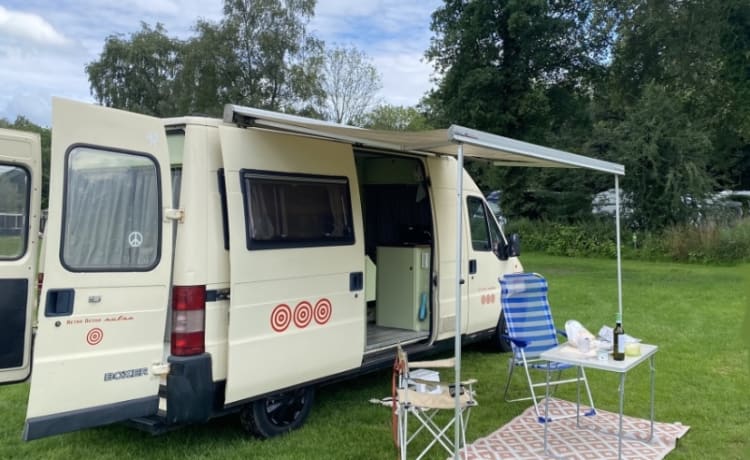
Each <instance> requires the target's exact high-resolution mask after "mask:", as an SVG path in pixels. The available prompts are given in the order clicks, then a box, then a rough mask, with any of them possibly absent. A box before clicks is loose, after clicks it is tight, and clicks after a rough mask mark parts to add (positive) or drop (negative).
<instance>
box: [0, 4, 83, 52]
mask: <svg viewBox="0 0 750 460" xmlns="http://www.w3.org/2000/svg"><path fill="white" fill-rule="evenodd" d="M0 38H9V39H11V40H30V41H31V42H33V43H35V44H37V45H45V46H65V45H67V44H68V43H70V40H69V39H67V38H66V37H65V36H64V35H62V34H61V33H59V32H58V31H57V30H55V28H54V27H52V25H51V24H50V23H49V22H47V21H46V20H44V18H42V17H41V16H38V15H36V14H30V13H24V12H21V11H14V10H9V9H7V8H4V7H2V6H0Z"/></svg>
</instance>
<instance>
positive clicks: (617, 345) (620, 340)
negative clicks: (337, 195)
mask: <svg viewBox="0 0 750 460" xmlns="http://www.w3.org/2000/svg"><path fill="white" fill-rule="evenodd" d="M624 335H625V331H624V330H623V329H622V314H621V313H617V317H616V319H615V329H614V330H613V331H612V357H613V358H614V359H615V361H624V360H625V337H624Z"/></svg>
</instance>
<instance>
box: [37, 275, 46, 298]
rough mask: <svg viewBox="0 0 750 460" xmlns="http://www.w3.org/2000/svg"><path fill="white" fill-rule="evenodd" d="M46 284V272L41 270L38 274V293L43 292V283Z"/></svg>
mask: <svg viewBox="0 0 750 460" xmlns="http://www.w3.org/2000/svg"><path fill="white" fill-rule="evenodd" d="M43 284H44V273H42V272H39V273H37V274H36V292H37V294H38V293H40V292H42V285H43Z"/></svg>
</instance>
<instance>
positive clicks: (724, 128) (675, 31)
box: [605, 0, 750, 188]
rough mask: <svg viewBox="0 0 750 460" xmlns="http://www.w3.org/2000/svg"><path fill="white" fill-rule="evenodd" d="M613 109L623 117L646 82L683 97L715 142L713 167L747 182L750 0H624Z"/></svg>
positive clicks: (722, 177)
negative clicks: (655, 0)
mask: <svg viewBox="0 0 750 460" xmlns="http://www.w3.org/2000/svg"><path fill="white" fill-rule="evenodd" d="M620 5H621V7H622V8H621V9H620V10H619V15H620V16H619V20H618V28H617V41H616V45H615V47H614V48H613V62H612V66H611V80H610V84H609V85H608V87H607V88H605V90H606V91H607V94H608V95H609V98H610V100H609V101H607V104H608V109H607V110H608V111H609V112H610V113H614V114H615V116H617V117H619V118H622V117H623V114H624V113H625V111H627V110H628V109H629V108H632V107H634V106H635V105H637V104H639V103H640V98H641V97H642V95H643V94H644V91H645V89H646V88H647V87H648V85H649V84H658V85H662V86H663V87H664V88H665V89H666V90H667V91H669V92H670V93H671V94H672V96H673V97H674V98H676V99H678V100H680V101H681V102H682V110H683V111H684V113H686V114H688V115H689V117H690V119H691V122H692V125H693V126H694V127H695V126H700V129H701V130H702V131H704V132H707V133H708V135H709V137H710V140H711V142H712V144H713V149H712V152H711V153H710V155H711V160H710V161H708V162H707V165H708V167H709V170H710V172H711V174H712V175H713V176H714V177H715V178H716V179H717V183H718V184H719V185H721V186H722V187H730V188H731V187H740V188H750V161H748V156H750V155H749V154H750V117H748V115H747V113H748V112H747V107H748V105H749V104H750V87H748V85H747V80H748V77H749V76H750V53H748V50H750V33H749V32H748V31H750V5H748V3H747V2H746V1H744V0H727V1H722V2H716V1H711V0H691V1H678V0H670V1H662V2H641V1H636V0H632V1H627V2H620Z"/></svg>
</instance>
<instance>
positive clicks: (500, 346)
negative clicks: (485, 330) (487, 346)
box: [493, 312, 512, 353]
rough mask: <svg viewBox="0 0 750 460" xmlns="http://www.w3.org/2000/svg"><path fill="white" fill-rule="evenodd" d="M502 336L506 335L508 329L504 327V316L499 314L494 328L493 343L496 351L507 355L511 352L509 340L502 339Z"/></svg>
mask: <svg viewBox="0 0 750 460" xmlns="http://www.w3.org/2000/svg"><path fill="white" fill-rule="evenodd" d="M503 334H505V335H507V334H508V327H507V326H506V325H505V314H504V313H503V312H500V319H499V320H498V321H497V326H495V338H494V340H493V342H494V345H495V348H496V349H497V351H499V352H500V353H508V352H510V351H512V348H511V345H510V340H508V339H504V338H503Z"/></svg>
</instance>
